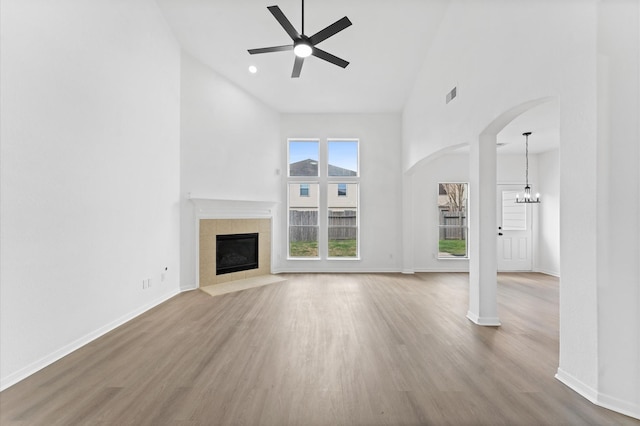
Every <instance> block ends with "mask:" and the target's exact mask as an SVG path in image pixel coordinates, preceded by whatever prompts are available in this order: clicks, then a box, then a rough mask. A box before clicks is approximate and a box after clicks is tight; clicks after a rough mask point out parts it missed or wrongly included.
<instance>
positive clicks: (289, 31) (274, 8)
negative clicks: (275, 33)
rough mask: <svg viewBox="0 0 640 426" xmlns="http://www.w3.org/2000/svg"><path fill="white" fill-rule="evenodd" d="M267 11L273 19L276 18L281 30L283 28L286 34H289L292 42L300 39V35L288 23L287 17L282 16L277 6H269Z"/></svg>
mask: <svg viewBox="0 0 640 426" xmlns="http://www.w3.org/2000/svg"><path fill="white" fill-rule="evenodd" d="M267 9H269V12H271V14H272V15H273V17H274V18H276V20H277V21H278V22H280V25H282V28H284V30H285V31H286V32H287V34H289V37H291V39H292V40H298V39H299V38H300V33H298V31H296V29H295V28H294V27H293V25H292V24H291V22H289V20H288V19H287V17H286V16H284V13H282V11H281V10H280V8H279V7H278V6H269V7H267Z"/></svg>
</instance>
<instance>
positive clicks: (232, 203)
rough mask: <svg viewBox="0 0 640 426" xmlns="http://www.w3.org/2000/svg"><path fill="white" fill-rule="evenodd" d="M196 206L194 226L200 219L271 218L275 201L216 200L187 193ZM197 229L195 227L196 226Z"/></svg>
mask: <svg viewBox="0 0 640 426" xmlns="http://www.w3.org/2000/svg"><path fill="white" fill-rule="evenodd" d="M188 198H189V199H190V200H191V201H192V202H193V203H194V204H195V206H196V226H197V222H198V220H200V219H263V218H273V216H274V211H275V209H276V206H277V205H278V203H277V202H275V201H249V200H218V199H214V198H200V197H194V196H192V195H191V194H189V196H188ZM196 229H197V228H196Z"/></svg>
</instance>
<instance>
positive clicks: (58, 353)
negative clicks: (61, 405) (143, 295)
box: [0, 290, 181, 391]
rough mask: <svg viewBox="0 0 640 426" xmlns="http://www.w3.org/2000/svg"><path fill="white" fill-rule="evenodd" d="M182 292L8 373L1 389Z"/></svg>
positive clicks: (147, 306) (157, 300) (168, 294)
mask: <svg viewBox="0 0 640 426" xmlns="http://www.w3.org/2000/svg"><path fill="white" fill-rule="evenodd" d="M180 293H181V292H180V291H179V290H174V291H171V292H169V293H167V294H165V295H163V296H161V297H159V298H158V299H156V300H154V301H153V302H151V303H149V304H147V305H145V306H142V307H140V308H138V309H136V310H134V311H133V312H129V313H128V314H126V315H124V316H122V317H120V318H118V319H117V320H115V321H113V322H111V323H109V324H107V325H105V326H104V327H100V328H99V329H97V330H95V331H93V332H91V333H89V334H87V335H85V336H83V337H81V338H79V339H77V340H75V341H74V342H71V343H70V344H68V345H66V346H64V347H62V348H60V349H58V350H57V351H55V352H53V353H51V354H49V355H47V356H45V357H43V358H40V359H39V360H37V361H35V362H33V363H31V364H29V365H27V366H26V367H24V368H22V369H20V370H18V371H16V372H15V373H13V374H10V375H8V376H7V377H3V378H2V379H0V391H3V390H5V389H7V388H9V387H11V386H13V385H15V384H16V383H18V382H20V381H21V380H24V379H26V378H27V377H29V376H31V375H32V374H34V373H36V372H38V371H40V370H42V369H43V368H45V367H47V366H49V365H51V364H53V363H54V362H56V361H58V360H59V359H61V358H63V357H65V356H67V355H69V354H70V353H71V352H73V351H75V350H78V349H80V348H81V347H83V346H85V345H87V344H88V343H91V342H92V341H94V340H95V339H97V338H98V337H100V336H103V335H105V334H107V333H108V332H110V331H112V330H114V329H116V328H118V327H120V326H121V325H122V324H124V323H126V322H128V321H131V320H132V319H134V318H135V317H137V316H139V315H141V314H143V313H145V312H147V311H148V310H149V309H152V308H154V307H156V306H158V305H159V304H161V303H163V302H166V301H167V300H169V299H171V298H172V297H174V296H176V295H178V294H180Z"/></svg>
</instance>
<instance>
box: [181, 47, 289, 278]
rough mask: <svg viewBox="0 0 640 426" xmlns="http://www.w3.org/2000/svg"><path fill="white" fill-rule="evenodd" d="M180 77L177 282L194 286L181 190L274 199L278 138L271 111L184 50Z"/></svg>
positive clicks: (190, 225) (189, 208)
mask: <svg viewBox="0 0 640 426" xmlns="http://www.w3.org/2000/svg"><path fill="white" fill-rule="evenodd" d="M181 77H182V79H181V82H182V87H181V89H182V100H181V111H180V112H181V152H180V153H181V184H180V186H181V193H182V200H181V209H182V227H181V231H182V234H181V265H182V268H181V269H182V280H181V284H182V287H183V288H194V287H195V285H196V252H195V251H196V235H195V212H194V204H193V202H191V201H189V200H188V199H187V194H189V193H191V194H192V196H193V197H202V198H212V199H219V200H250V201H279V200H280V195H281V187H280V176H279V175H278V172H277V170H279V169H281V167H282V165H281V164H282V157H281V149H282V146H283V144H284V142H282V140H281V138H280V116H279V114H278V113H277V112H275V111H274V110H272V109H271V108H269V107H267V106H266V105H265V104H263V103H262V102H260V101H258V100H257V99H256V98H254V97H252V96H251V95H249V94H247V93H246V92H244V91H243V90H241V89H240V88H238V87H237V86H234V85H233V84H231V83H230V82H229V81H228V80H226V79H224V78H223V77H221V76H220V75H219V74H217V73H216V72H214V71H213V70H211V69H210V68H208V67H207V66H206V65H204V64H202V63H200V62H199V61H197V60H196V59H194V58H193V57H192V56H190V55H189V54H188V53H184V52H183V54H182V75H181ZM283 170H286V169H283ZM276 224H277V221H276ZM275 231H277V228H276V229H275ZM278 235H279V233H278V232H274V234H273V238H274V241H273V243H274V244H278V241H279V238H278Z"/></svg>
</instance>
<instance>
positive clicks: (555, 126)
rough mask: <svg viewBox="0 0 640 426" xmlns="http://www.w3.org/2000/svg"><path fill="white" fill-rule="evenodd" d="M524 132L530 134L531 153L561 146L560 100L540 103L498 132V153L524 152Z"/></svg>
mask: <svg viewBox="0 0 640 426" xmlns="http://www.w3.org/2000/svg"><path fill="white" fill-rule="evenodd" d="M524 132H531V135H530V136H529V153H531V154H539V153H541V152H545V151H550V150H552V149H554V148H557V147H558V146H560V111H559V109H558V102H557V101H551V102H546V103H544V104H541V105H538V106H537V107H535V108H532V109H530V110H529V111H527V112H525V113H524V114H522V115H520V116H518V117H516V118H515V119H514V120H513V121H512V122H511V123H509V124H507V126H506V127H505V128H504V129H502V131H501V132H500V133H498V154H524V152H525V145H526V144H525V137H524V136H522V134H523V133H524Z"/></svg>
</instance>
